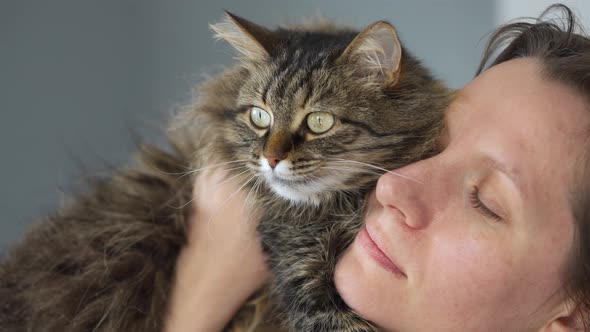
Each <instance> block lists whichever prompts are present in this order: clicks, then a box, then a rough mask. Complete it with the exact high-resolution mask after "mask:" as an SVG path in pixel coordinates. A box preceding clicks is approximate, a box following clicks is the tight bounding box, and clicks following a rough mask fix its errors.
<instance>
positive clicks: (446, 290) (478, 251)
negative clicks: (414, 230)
mask: <svg viewBox="0 0 590 332" xmlns="http://www.w3.org/2000/svg"><path fill="white" fill-rule="evenodd" d="M463 234H465V233H463ZM433 248H436V249H435V250H433V256H432V260H431V262H430V263H427V265H429V266H430V267H429V271H428V273H429V274H430V276H431V277H432V278H431V282H429V283H427V285H426V286H427V288H429V289H431V291H433V292H436V293H439V294H440V295H441V297H440V298H441V299H442V301H443V302H445V303H446V304H447V305H444V306H442V305H441V308H446V309H445V310H455V311H456V312H457V314H461V312H471V311H473V310H484V311H485V310H486V308H485V307H486V304H488V305H489V307H488V309H490V310H493V309H492V308H495V307H496V305H497V302H498V301H501V299H502V298H504V296H506V295H509V293H510V292H509V288H510V284H511V283H510V282H509V281H510V280H509V278H510V266H511V263H509V262H507V260H506V259H505V256H506V255H505V253H504V252H503V251H502V248H499V247H498V244H497V243H495V241H493V239H492V238H490V237H486V236H483V235H479V234H478V235H471V236H463V237H460V238H452V237H448V238H444V237H437V238H435V239H434V241H433ZM441 293H442V294H441ZM449 301H452V302H453V303H452V305H450V306H449V305H448V304H451V303H449ZM447 314H449V313H447ZM473 314H474V315H476V313H475V312H473Z"/></svg>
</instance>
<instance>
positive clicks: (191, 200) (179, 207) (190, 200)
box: [168, 167, 249, 209]
mask: <svg viewBox="0 0 590 332" xmlns="http://www.w3.org/2000/svg"><path fill="white" fill-rule="evenodd" d="M240 168H242V167H238V168H236V169H240ZM248 171H249V170H248V169H246V170H245V171H243V172H241V173H238V174H236V175H234V176H232V177H230V178H227V179H225V180H223V181H221V182H220V183H219V184H218V185H221V184H223V183H226V182H227V181H230V180H232V179H235V178H237V177H238V176H240V175H242V174H244V173H246V172H248ZM197 198H198V196H197V195H194V196H193V197H192V198H191V199H189V200H188V202H186V203H184V204H182V205H181V206H178V207H175V206H171V205H168V206H170V207H171V208H173V209H182V208H184V207H185V206H187V205H189V204H190V203H192V202H193V201H194V200H195V199H197Z"/></svg>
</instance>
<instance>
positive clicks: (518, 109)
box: [335, 59, 590, 332]
mask: <svg viewBox="0 0 590 332" xmlns="http://www.w3.org/2000/svg"><path fill="white" fill-rule="evenodd" d="M540 68H541V67H540V64H539V63H537V62H536V61H535V60H532V59H518V60H511V61H508V62H505V63H502V64H500V65H497V66H494V67H492V68H491V69H489V70H488V71H486V72H484V73H483V74H482V75H480V76H478V77H477V78H475V79H474V80H473V81H472V82H471V83H470V84H468V85H467V86H466V87H465V88H464V89H463V90H462V91H461V92H460V93H459V95H458V97H457V98H456V99H455V101H454V102H453V103H452V104H451V107H450V110H449V113H448V115H447V121H448V130H449V132H448V137H447V146H446V148H445V149H444V150H443V151H442V152H441V153H440V154H438V155H436V156H434V157H431V158H428V159H425V160H421V161H418V162H416V163H413V164H410V165H408V166H405V167H403V168H401V169H398V170H396V172H399V173H401V174H403V175H405V176H408V177H411V178H413V179H417V180H419V181H421V182H423V183H424V184H418V183H416V182H413V181H408V180H405V179H404V178H401V177H396V176H393V175H392V174H386V175H384V176H382V177H381V178H380V179H379V182H378V184H377V190H376V193H375V194H373V195H372V196H371V199H370V201H369V206H370V207H369V210H368V211H369V212H368V214H367V216H366V219H365V220H366V224H367V227H369V226H371V227H372V228H373V229H376V230H377V236H378V238H379V240H380V241H381V245H382V247H383V248H384V249H383V251H384V252H385V253H386V255H388V256H389V257H391V259H392V260H393V261H395V262H396V263H397V264H399V265H400V267H401V268H403V269H404V270H405V271H406V272H407V276H408V278H407V280H398V279H394V278H391V276H390V275H389V274H388V272H387V271H385V270H383V269H381V268H380V266H378V265H377V264H376V263H375V262H374V261H372V260H371V259H370V258H368V257H367V255H366V253H365V252H364V251H363V250H362V248H361V247H360V246H359V245H358V243H357V241H356V240H355V242H354V243H353V244H352V246H351V247H350V248H349V250H348V251H347V252H346V253H345V255H344V256H343V257H342V259H341V260H340V261H339V262H338V264H337V266H336V272H335V284H336V287H337V289H338V290H339V292H340V293H341V294H342V297H343V299H344V301H345V302H346V303H347V304H348V305H349V306H351V307H352V308H353V309H354V310H355V311H356V312H358V313H359V314H360V315H361V316H363V317H366V318H368V319H370V320H371V321H373V322H375V323H376V324H377V325H379V326H380V327H382V328H383V330H386V331H490V332H491V331H549V330H550V329H551V326H554V325H552V324H554V323H556V322H557V321H558V319H559V318H560V317H565V316H567V314H568V310H567V308H566V306H565V301H564V299H563V298H561V297H560V296H553V297H552V295H553V294H554V292H555V291H557V290H558V289H559V288H560V285H561V283H562V279H561V276H562V271H563V268H564V265H565V263H566V260H567V258H568V254H569V250H570V248H571V246H572V243H573V242H572V241H573V231H574V224H573V216H572V215H571V212H570V211H571V210H570V208H569V201H568V197H569V190H570V188H571V186H572V184H573V181H574V179H573V177H572V174H575V172H574V170H575V165H576V161H577V158H578V157H579V156H580V155H581V153H582V152H583V151H582V145H580V144H570V143H572V142H573V141H572V137H578V138H579V137H581V135H582V133H584V132H585V131H586V128H588V125H589V123H590V121H589V119H588V115H587V110H586V108H587V105H586V103H585V102H584V100H583V99H582V98H581V97H580V96H578V95H577V94H576V93H575V92H574V91H572V90H570V88H568V87H566V86H563V85H562V84H560V83H557V82H552V81H547V80H546V79H544V78H542V77H541V75H540V74H539V72H540ZM498 82H502V84H498ZM578 142H579V141H578ZM489 158H492V159H494V160H501V161H502V162H503V163H505V164H508V165H510V167H509V169H510V170H511V171H513V173H514V177H516V179H514V180H513V179H511V178H510V177H509V176H507V175H506V174H504V173H502V172H500V171H498V169H496V168H494V167H493V166H491V165H493V163H490V162H489V161H487V160H488V159H489ZM556 160H558V161H559V163H555V161H556ZM515 182H518V185H517V184H516V183H515ZM473 186H477V187H478V188H479V199H480V201H482V202H483V204H484V205H486V206H489V207H494V208H495V209H496V210H497V211H502V213H504V214H507V216H506V217H505V218H504V219H502V220H494V219H492V218H490V217H489V216H487V215H485V214H482V212H481V210H480V209H478V208H477V207H474V206H473V204H472V203H471V201H470V198H469V197H470V196H469V193H470V190H471V188H473ZM519 186H520V187H521V188H519ZM521 190H522V191H521ZM391 206H394V207H395V208H396V209H398V210H399V211H401V212H402V213H401V214H400V213H397V212H395V213H394V211H393V210H392V208H391ZM498 207H501V209H500V208H498ZM499 213H500V212H499ZM400 215H403V216H404V217H399V216H400ZM422 317H428V319H422Z"/></svg>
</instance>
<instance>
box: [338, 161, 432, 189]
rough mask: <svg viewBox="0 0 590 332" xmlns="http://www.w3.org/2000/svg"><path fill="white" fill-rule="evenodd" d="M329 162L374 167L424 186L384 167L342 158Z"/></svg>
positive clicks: (420, 182)
mask: <svg viewBox="0 0 590 332" xmlns="http://www.w3.org/2000/svg"><path fill="white" fill-rule="evenodd" d="M327 160H331V161H335V162H346V163H352V164H359V165H364V166H367V167H372V168H375V169H378V170H381V171H384V172H386V173H390V174H393V175H396V176H399V177H401V178H404V179H406V180H410V181H413V182H416V183H419V184H424V182H422V181H419V180H416V179H414V178H411V177H409V176H406V175H403V174H401V173H398V172H394V171H390V170H387V169H385V168H383V167H379V166H375V165H372V164H369V163H364V162H361V161H356V160H347V159H341V158H327Z"/></svg>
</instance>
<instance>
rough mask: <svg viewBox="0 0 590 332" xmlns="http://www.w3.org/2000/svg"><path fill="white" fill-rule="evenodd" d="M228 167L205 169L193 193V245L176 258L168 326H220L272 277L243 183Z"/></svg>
mask: <svg viewBox="0 0 590 332" xmlns="http://www.w3.org/2000/svg"><path fill="white" fill-rule="evenodd" d="M226 178H227V174H226V172H223V171H212V172H204V173H203V174H201V175H200V176H199V177H198V178H197V180H196V182H195V189H194V191H193V195H195V201H194V202H193V208H192V213H191V217H190V219H191V229H190V233H189V239H188V245H187V246H186V247H185V248H184V249H183V251H182V253H181V256H180V257H179V259H178V262H177V268H176V281H175V285H174V287H173V296H172V301H171V303H170V307H169V316H168V321H167V328H166V331H169V332H171V331H174V332H182V331H191V332H192V331H221V330H222V329H223V327H224V326H225V325H226V323H227V322H228V321H229V320H230V319H231V318H232V316H233V315H234V314H235V312H236V311H237V310H238V309H239V308H240V306H241V305H242V304H243V303H244V302H245V301H246V300H247V299H248V297H249V296H250V295H251V294H252V293H254V292H255V291H256V290H257V289H258V288H260V287H261V286H262V285H263V284H264V283H265V282H266V281H267V280H268V278H269V276H270V272H269V270H268V267H267V265H266V261H265V257H264V255H263V253H262V248H261V245H260V240H259V238H258V234H257V233H256V226H257V224H258V221H259V216H260V214H259V213H258V212H257V211H253V210H250V209H248V208H247V207H246V203H247V202H246V199H247V193H245V192H244V191H243V190H239V188H240V186H241V183H237V182H236V181H234V180H229V181H226V180H225V179H226Z"/></svg>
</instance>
